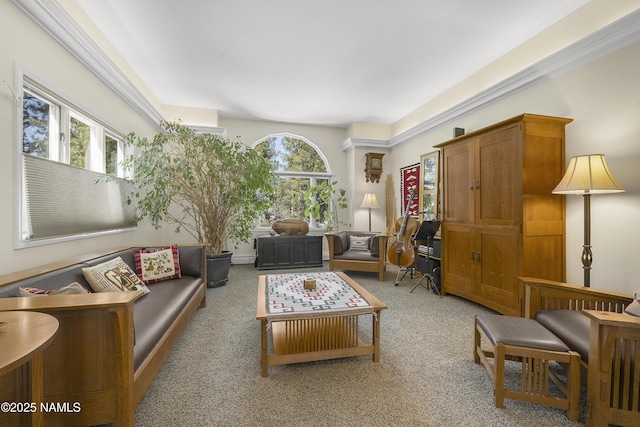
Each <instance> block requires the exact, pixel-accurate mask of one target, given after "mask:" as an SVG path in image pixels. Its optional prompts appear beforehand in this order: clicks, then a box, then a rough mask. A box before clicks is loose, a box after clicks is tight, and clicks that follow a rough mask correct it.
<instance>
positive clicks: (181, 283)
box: [133, 276, 202, 370]
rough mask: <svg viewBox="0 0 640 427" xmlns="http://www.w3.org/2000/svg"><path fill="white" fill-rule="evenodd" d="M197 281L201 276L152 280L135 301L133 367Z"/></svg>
mask: <svg viewBox="0 0 640 427" xmlns="http://www.w3.org/2000/svg"><path fill="white" fill-rule="evenodd" d="M201 285H202V278H200V277H192V276H182V277H181V278H179V279H172V280H166V281H162V282H157V283H152V284H150V285H149V288H150V290H151V292H149V293H148V294H146V295H144V296H143V297H141V298H140V299H138V300H137V301H136V302H135V307H134V312H135V315H134V317H133V319H134V325H135V346H134V348H133V363H134V368H135V369H136V370H137V369H138V367H139V366H140V364H142V362H144V360H145V359H146V358H147V356H148V355H149V353H150V352H151V350H152V349H153V348H154V347H155V346H156V345H157V344H158V342H159V341H160V339H161V338H162V337H163V335H164V334H165V333H166V331H167V329H169V327H171V325H172V324H173V322H174V321H175V320H176V318H177V317H178V316H179V315H180V313H182V310H184V308H185V307H186V306H187V304H188V302H189V300H190V299H191V297H193V295H194V294H195V293H196V292H198V289H199V287H200V286H201Z"/></svg>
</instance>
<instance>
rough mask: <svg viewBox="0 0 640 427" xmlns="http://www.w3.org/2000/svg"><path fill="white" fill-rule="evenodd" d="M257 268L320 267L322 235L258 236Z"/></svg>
mask: <svg viewBox="0 0 640 427" xmlns="http://www.w3.org/2000/svg"><path fill="white" fill-rule="evenodd" d="M256 241H257V246H256V249H257V263H256V267H257V268H258V270H270V269H276V268H300V267H304V268H306V267H322V236H314V235H305V236H260V237H258V238H256Z"/></svg>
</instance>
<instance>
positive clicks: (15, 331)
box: [0, 311, 59, 426]
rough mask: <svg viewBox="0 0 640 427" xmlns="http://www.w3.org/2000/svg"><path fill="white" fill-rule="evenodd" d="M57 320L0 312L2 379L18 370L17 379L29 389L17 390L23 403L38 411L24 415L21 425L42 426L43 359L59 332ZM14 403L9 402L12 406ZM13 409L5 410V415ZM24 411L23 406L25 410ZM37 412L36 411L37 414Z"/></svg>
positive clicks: (0, 365) (12, 312) (43, 316)
mask: <svg viewBox="0 0 640 427" xmlns="http://www.w3.org/2000/svg"><path fill="white" fill-rule="evenodd" d="M58 326H59V324H58V320H57V319H56V318H55V317H53V316H50V315H48V314H44V313H38V312H30V311H2V312H0V348H2V352H0V376H2V375H5V374H7V373H9V372H11V371H13V370H14V369H19V370H20V371H19V372H18V376H19V377H20V378H21V379H22V381H18V384H23V385H24V386H26V387H27V388H26V389H24V390H18V395H19V396H20V402H14V403H16V404H17V403H21V404H24V403H25V402H31V403H34V404H35V405H36V407H35V408H29V410H28V411H26V412H25V411H21V415H20V417H19V418H20V424H26V425H33V426H41V425H43V418H42V412H41V411H40V402H42V399H43V392H44V389H43V372H44V369H43V361H44V359H43V355H42V352H43V351H44V349H45V348H46V347H47V346H48V345H49V344H51V342H52V341H53V338H54V336H55V334H56V332H57V331H58ZM10 404H11V402H9V405H10ZM11 409H14V410H15V409H16V408H10V407H8V408H4V410H3V412H9V411H10V410H11ZM23 409H24V406H23ZM34 409H35V410H34Z"/></svg>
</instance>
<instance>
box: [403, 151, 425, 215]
mask: <svg viewBox="0 0 640 427" xmlns="http://www.w3.org/2000/svg"><path fill="white" fill-rule="evenodd" d="M414 188H418V189H420V163H416V164H415V165H411V166H405V167H403V168H400V197H401V203H400V216H403V215H404V209H405V205H406V203H407V197H409V194H411V190H413V189H414ZM419 207H420V203H419V200H418V198H415V199H414V200H413V201H412V202H411V205H410V206H409V215H411V216H418V212H419Z"/></svg>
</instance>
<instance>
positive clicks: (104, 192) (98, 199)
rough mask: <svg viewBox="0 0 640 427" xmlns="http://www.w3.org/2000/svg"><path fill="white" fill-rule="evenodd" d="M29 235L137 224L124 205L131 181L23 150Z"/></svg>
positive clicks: (40, 236)
mask: <svg viewBox="0 0 640 427" xmlns="http://www.w3.org/2000/svg"><path fill="white" fill-rule="evenodd" d="M22 158H23V165H24V184H25V194H26V205H27V213H28V220H29V230H30V231H29V236H28V238H29V239H42V238H51V237H61V236H69V235H77V234H87V233H93V232H100V231H108V230H117V229H122V228H129V227H135V226H136V225H137V223H136V220H135V210H134V208H133V207H132V206H127V205H126V204H125V203H124V196H123V194H125V192H126V191H128V190H129V189H130V188H131V183H129V182H128V181H126V180H124V179H120V178H111V179H107V175H104V174H101V173H98V172H93V171H90V170H87V169H82V168H78V167H74V166H70V165H68V164H65V163H60V162H55V161H52V160H48V159H43V158H40V157H36V156H32V155H29V154H23V155H22Z"/></svg>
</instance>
